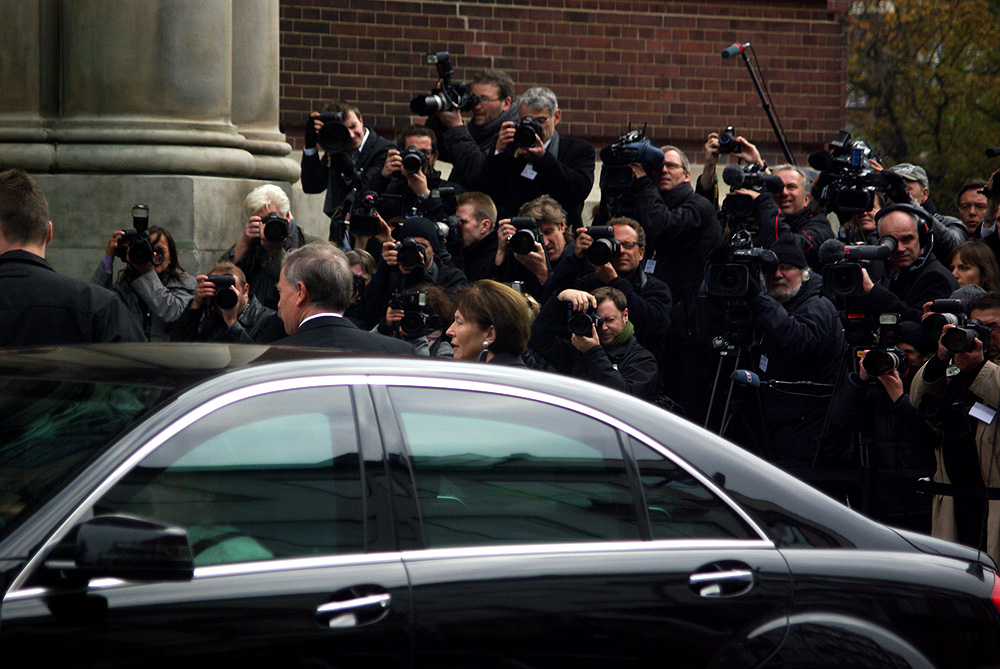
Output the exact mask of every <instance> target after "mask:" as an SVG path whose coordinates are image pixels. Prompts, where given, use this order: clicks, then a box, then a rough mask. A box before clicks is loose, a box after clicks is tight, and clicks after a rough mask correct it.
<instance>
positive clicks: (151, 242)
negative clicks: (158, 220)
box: [90, 207, 195, 341]
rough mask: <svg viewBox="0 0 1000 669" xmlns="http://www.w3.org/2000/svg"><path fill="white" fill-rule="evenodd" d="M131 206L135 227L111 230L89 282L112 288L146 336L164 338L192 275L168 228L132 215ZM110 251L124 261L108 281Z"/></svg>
mask: <svg viewBox="0 0 1000 669" xmlns="http://www.w3.org/2000/svg"><path fill="white" fill-rule="evenodd" d="M136 209H139V208H138V207H137V208H136ZM136 209H133V222H136V221H137V220H138V221H141V223H135V224H136V230H135V232H132V231H129V233H126V232H125V231H124V230H115V231H114V232H113V233H111V239H110V240H108V246H107V249H105V251H104V259H103V260H102V261H101V264H100V265H98V266H97V269H95V270H94V273H93V275H91V277H90V282H91V283H94V284H97V285H98V286H103V287H104V288H109V289H111V290H114V291H115V292H116V293H118V296H119V297H120V298H121V300H122V302H124V303H125V307H126V308H127V309H128V311H129V312H130V313H131V314H132V316H133V317H134V318H135V320H136V322H137V323H138V324H139V326H140V327H141V329H142V332H143V334H145V335H146V338H147V339H148V340H149V341H169V339H170V331H171V329H172V328H173V325H174V323H175V322H176V321H177V320H178V319H179V318H180V317H181V314H182V313H184V309H185V307H187V305H188V302H190V301H191V299H192V298H193V297H194V289H195V280H194V277H192V276H191V275H190V274H188V273H187V272H185V271H184V268H183V267H181V264H180V259H179V258H178V257H177V247H176V246H175V245H174V238H173V237H172V236H171V235H170V233H169V232H167V230H166V229H164V228H161V227H159V226H155V225H154V226H149V227H147V225H148V223H147V221H148V218H145V217H143V218H141V219H138V218H137V217H136V216H135V213H136ZM143 209H145V208H144V207H143ZM145 213H146V215H147V216H148V211H146V212H145ZM140 228H142V229H141V230H140ZM137 233H138V234H137ZM116 257H117V258H119V259H122V260H124V261H125V268H124V269H123V270H121V272H119V274H118V280H117V281H115V282H114V284H113V285H112V273H113V268H114V261H115V258H116Z"/></svg>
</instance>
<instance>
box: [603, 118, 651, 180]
mask: <svg viewBox="0 0 1000 669" xmlns="http://www.w3.org/2000/svg"><path fill="white" fill-rule="evenodd" d="M601 161H602V162H603V163H604V165H603V167H602V168H601V184H600V185H601V190H602V191H604V190H605V189H609V190H611V191H615V190H629V189H630V188H631V187H632V184H633V183H635V175H634V174H633V173H632V167H631V164H632V163H639V164H640V165H642V168H643V169H644V170H646V174H649V175H652V174H655V173H656V172H659V171H660V170H661V169H663V162H664V158H663V151H660V150H659V149H658V148H656V147H655V146H653V144H652V142H650V141H649V139H648V138H647V137H646V132H645V129H643V130H639V129H638V128H636V129H635V130H629V131H628V132H626V133H625V134H624V135H622V136H621V137H619V138H618V141H616V142H615V143H614V144H609V145H608V146H605V147H604V148H603V149H601Z"/></svg>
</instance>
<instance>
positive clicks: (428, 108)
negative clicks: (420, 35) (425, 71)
mask: <svg viewBox="0 0 1000 669" xmlns="http://www.w3.org/2000/svg"><path fill="white" fill-rule="evenodd" d="M427 64H428V65H434V66H436V67H437V73H438V78H439V79H440V80H441V88H435V89H434V90H432V91H431V94H430V95H418V96H417V97H415V98H413V99H412V100H410V111H411V112H413V113H414V114H417V115H418V116H430V115H431V114H435V113H437V112H439V111H469V110H470V109H472V108H473V107H475V106H476V105H477V104H479V98H477V97H476V96H475V95H473V94H472V92H471V88H470V86H469V82H467V81H459V82H454V81H452V80H451V76H452V75H453V74H454V73H455V69H454V68H453V67H452V65H451V55H450V54H449V53H448V52H447V51H438V52H437V53H429V54H427Z"/></svg>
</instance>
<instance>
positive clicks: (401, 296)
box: [389, 290, 440, 337]
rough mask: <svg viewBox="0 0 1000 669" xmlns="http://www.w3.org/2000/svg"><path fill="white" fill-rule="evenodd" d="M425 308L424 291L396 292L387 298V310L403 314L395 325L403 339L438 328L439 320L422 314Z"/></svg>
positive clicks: (425, 295)
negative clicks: (398, 311)
mask: <svg viewBox="0 0 1000 669" xmlns="http://www.w3.org/2000/svg"><path fill="white" fill-rule="evenodd" d="M426 306H427V291H425V290H408V291H396V292H394V293H393V294H392V297H391V298H389V308H390V309H398V310H400V311H402V312H403V316H402V318H400V319H399V323H398V324H397V325H396V327H397V329H398V331H399V332H400V334H402V335H403V336H404V337H417V336H420V335H423V334H426V333H427V332H428V331H430V330H435V329H437V328H439V327H440V323H439V322H438V321H439V320H440V319H438V318H437V317H435V316H429V315H427V314H426V313H425V312H424V307H426Z"/></svg>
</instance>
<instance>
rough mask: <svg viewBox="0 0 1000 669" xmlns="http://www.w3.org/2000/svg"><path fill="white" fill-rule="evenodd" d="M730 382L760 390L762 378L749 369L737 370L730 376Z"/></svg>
mask: <svg viewBox="0 0 1000 669" xmlns="http://www.w3.org/2000/svg"><path fill="white" fill-rule="evenodd" d="M729 380H730V381H735V382H736V383H738V384H740V385H741V386H750V387H751V388H760V377H759V376H757V375H756V374H754V373H753V372H751V371H750V370H747V369H737V370H736V371H735V372H733V373H732V374H730V375H729Z"/></svg>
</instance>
